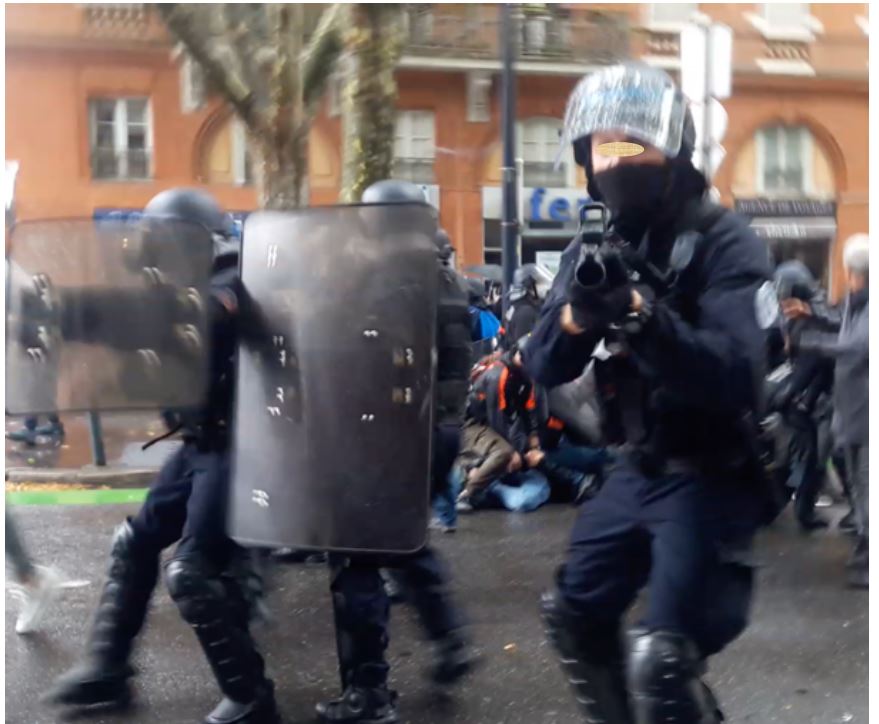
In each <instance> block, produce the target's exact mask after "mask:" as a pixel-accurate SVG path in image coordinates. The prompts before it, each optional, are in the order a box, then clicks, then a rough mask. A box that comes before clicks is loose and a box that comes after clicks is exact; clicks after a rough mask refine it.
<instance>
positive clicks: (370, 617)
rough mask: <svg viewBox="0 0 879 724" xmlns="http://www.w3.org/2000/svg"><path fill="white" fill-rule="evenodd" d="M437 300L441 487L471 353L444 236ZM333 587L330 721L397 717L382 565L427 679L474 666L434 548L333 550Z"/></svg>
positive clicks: (400, 193)
mask: <svg viewBox="0 0 879 724" xmlns="http://www.w3.org/2000/svg"><path fill="white" fill-rule="evenodd" d="M363 202H364V203H367V204H369V203H386V204H387V203H413V202H422V203H423V202H424V195H423V194H422V192H421V189H419V188H418V186H416V185H415V184H411V183H408V182H406V181H395V180H386V181H379V182H377V183H375V184H373V185H372V186H370V187H369V188H367V189H366V191H364V193H363ZM437 246H438V256H439V260H440V261H439V262H438V266H437V269H438V274H439V285H438V290H439V298H438V300H437V301H438V304H437V316H438V318H437V326H436V328H437V340H436V348H437V375H436V394H435V398H434V431H433V435H434V437H433V461H432V470H431V477H432V484H433V486H434V488H436V487H437V486H440V485H444V484H446V479H447V478H448V474H449V471H450V470H451V467H452V464H453V462H454V460H455V457H456V456H457V454H458V447H459V437H460V429H461V423H462V417H463V407H464V403H465V400H466V397H467V387H468V382H469V373H470V364H471V359H470V358H471V352H470V322H469V313H468V309H467V289H466V287H465V285H464V284H463V282H462V280H461V279H460V277H459V276H458V275H457V274H456V273H455V271H454V270H453V269H452V268H451V267H450V266H449V265H448V264H447V263H445V261H444V260H443V257H446V258H448V247H449V243H448V237H447V235H446V234H445V233H444V232H441V233H440V234H438V236H437ZM330 567H331V586H330V588H331V591H332V594H333V610H334V614H335V624H336V643H337V649H338V655H339V670H340V674H341V679H342V689H343V692H342V696H341V697H340V698H339V699H336V700H333V701H330V702H325V703H321V704H318V706H317V712H318V715H319V717H320V718H321V719H322V720H324V721H328V722H346V724H360V723H363V724H366V723H367V722H368V723H370V724H372V723H377V722H381V723H382V724H389V723H390V722H395V721H397V713H396V705H395V702H396V692H394V691H391V690H389V689H388V687H387V678H388V668H389V667H388V664H387V662H386V661H385V654H384V652H385V649H386V648H387V642H388V635H387V627H388V620H389V613H390V601H389V598H388V595H387V592H386V590H385V587H384V585H383V581H382V577H381V575H380V572H379V571H380V568H385V569H388V570H390V571H391V572H392V575H393V576H394V578H395V580H396V582H397V583H398V584H399V585H400V587H401V588H402V592H403V595H404V597H405V599H406V600H407V601H409V602H411V604H412V605H413V606H414V607H415V610H416V613H417V614H418V619H419V622H420V624H421V626H422V628H423V629H424V631H425V633H426V634H427V636H428V638H429V639H430V640H431V641H432V642H433V643H434V645H435V647H436V663H435V665H434V667H433V670H432V671H431V678H432V679H433V680H434V681H435V682H436V683H439V684H451V683H453V682H455V681H457V680H459V679H460V678H461V677H462V676H464V675H465V674H467V673H468V672H469V671H470V669H471V667H472V664H473V656H472V653H471V650H470V645H469V642H468V640H467V638H466V636H465V634H464V631H463V626H464V620H463V617H462V615H461V613H460V611H459V610H458V609H457V607H456V606H455V604H454V602H453V601H452V599H451V597H450V594H449V590H448V573H447V571H446V567H445V565H444V564H443V563H442V561H441V560H440V558H439V557H438V556H437V554H436V553H435V552H434V551H433V549H432V548H431V547H430V546H429V545H426V546H425V547H424V548H422V549H421V550H420V551H418V552H417V553H414V554H411V555H399V556H373V555H363V554H358V555H350V556H345V555H340V554H331V556H330Z"/></svg>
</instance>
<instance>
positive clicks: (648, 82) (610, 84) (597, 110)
mask: <svg viewBox="0 0 879 724" xmlns="http://www.w3.org/2000/svg"><path fill="white" fill-rule="evenodd" d="M685 117H686V104H685V102H684V97H683V95H682V94H681V92H680V91H679V90H678V89H677V88H676V87H675V85H674V83H673V82H672V80H671V78H670V77H669V76H668V75H667V74H666V73H665V72H663V71H661V70H659V69H658V68H651V67H650V66H644V65H640V64H638V65H635V64H631V65H616V66H613V67H611V68H607V69H605V70H602V71H598V72H596V73H594V74H592V75H589V76H586V77H585V78H583V80H581V81H580V82H579V83H578V84H577V87H576V88H575V89H574V91H573V93H571V97H570V98H569V99H568V107H567V110H566V111H565V122H564V126H563V128H562V136H561V147H560V149H559V155H558V157H557V161H556V163H558V162H559V160H560V159H561V154H562V152H563V150H564V149H565V148H566V147H567V146H568V145H569V144H571V143H574V142H575V141H577V140H578V139H581V138H584V137H585V136H591V135H592V134H593V133H599V132H607V131H618V132H620V133H622V134H625V135H626V136H629V137H631V138H633V139H635V140H637V141H640V142H642V143H647V144H650V145H651V146H655V147H656V148H658V149H659V150H660V151H661V152H662V153H663V154H664V155H666V156H668V157H669V158H674V157H675V156H677V155H678V152H679V151H680V149H681V139H682V136H683V130H684V120H685Z"/></svg>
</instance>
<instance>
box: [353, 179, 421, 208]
mask: <svg viewBox="0 0 879 724" xmlns="http://www.w3.org/2000/svg"><path fill="white" fill-rule="evenodd" d="M360 200H361V201H362V202H363V203H364V204H407V203H422V204H424V203H427V199H426V198H425V196H424V191H422V190H421V187H420V186H418V185H417V184H414V183H412V182H411V181H399V180H397V179H385V180H384V181H376V182H375V183H374V184H372V185H371V186H368V187H367V188H366V189H365V190H364V192H363V195H362V196H361V197H360Z"/></svg>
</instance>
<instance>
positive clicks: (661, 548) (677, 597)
mask: <svg viewBox="0 0 879 724" xmlns="http://www.w3.org/2000/svg"><path fill="white" fill-rule="evenodd" d="M741 488H742V484H741V483H739V484H738V485H736V484H735V483H729V484H717V485H715V484H713V483H712V482H711V481H707V480H705V479H702V478H701V477H699V476H697V475H693V474H673V475H665V476H662V477H648V476H647V475H645V474H644V473H643V472H642V471H641V470H640V469H639V468H638V467H637V466H635V465H634V464H632V463H631V462H629V461H627V460H625V459H623V460H621V461H619V462H617V463H615V464H614V467H612V468H611V471H610V474H609V476H608V478H607V480H606V482H605V484H604V486H603V487H602V488H601V490H600V491H599V492H598V494H597V495H596V497H595V498H594V499H592V500H591V501H589V502H587V503H586V504H584V505H583V506H582V507H581V508H580V513H579V516H578V518H577V520H576V522H575V524H574V529H573V532H572V533H571V542H570V546H569V548H568V552H567V556H566V559H565V563H564V566H563V568H562V569H561V571H560V573H559V577H558V586H559V590H560V592H561V594H562V595H563V596H564V598H565V600H566V601H567V603H568V604H569V605H570V607H571V608H572V609H573V610H574V611H575V612H576V613H577V615H578V616H579V617H582V623H583V626H584V628H586V629H589V628H594V630H595V631H596V632H607V631H618V630H619V627H620V624H621V620H622V617H623V615H624V613H625V611H626V609H628V608H629V606H630V605H631V604H632V602H633V601H634V599H635V597H636V595H637V594H638V592H639V590H640V589H641V588H643V587H644V586H647V587H648V598H647V605H646V611H645V614H644V619H643V621H642V625H643V626H645V627H646V628H648V629H651V630H669V631H675V632H678V633H682V634H684V635H686V636H688V637H689V638H691V639H692V640H693V641H694V642H695V643H696V645H697V646H698V648H699V650H700V652H701V655H702V656H703V657H707V656H709V655H711V654H713V653H716V652H718V651H720V650H721V649H722V648H723V647H724V646H726V645H727V644H728V643H729V642H730V641H732V640H733V639H734V638H735V637H736V636H738V635H739V634H740V633H741V632H742V631H743V630H744V628H745V626H746V625H747V621H748V614H749V609H750V602H751V593H752V586H753V572H752V567H751V563H750V558H749V547H750V544H751V541H752V538H753V535H754V532H755V530H756V527H757V526H756V520H757V511H758V509H759V508H758V506H757V505H756V499H755V497H754V495H753V494H750V495H749V494H748V493H747V492H746V491H743V490H742V489H741Z"/></svg>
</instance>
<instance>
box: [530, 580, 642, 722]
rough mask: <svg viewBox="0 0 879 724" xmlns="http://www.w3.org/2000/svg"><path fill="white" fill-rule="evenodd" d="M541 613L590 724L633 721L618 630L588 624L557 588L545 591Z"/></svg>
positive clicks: (563, 667) (547, 631) (548, 634)
mask: <svg viewBox="0 0 879 724" xmlns="http://www.w3.org/2000/svg"><path fill="white" fill-rule="evenodd" d="M540 607H541V617H542V618H543V623H544V627H545V629H546V633H547V637H548V638H549V640H550V641H551V642H552V644H553V646H554V647H555V649H556V651H557V652H558V654H559V657H560V659H561V663H562V670H563V671H564V673H565V675H566V676H567V678H568V682H569V683H570V685H571V689H572V690H573V692H574V696H575V698H576V699H577V702H578V703H579V704H580V709H581V711H582V712H583V714H584V715H585V717H586V719H585V721H586V723H587V724H631V722H632V719H631V717H630V715H629V706H628V700H627V697H626V688H625V678H624V673H623V668H624V664H623V655H622V649H621V645H620V640H619V632H618V631H616V630H613V631H610V632H608V631H607V630H600V629H599V628H597V627H589V626H588V625H587V624H586V623H584V622H583V621H582V619H581V618H580V617H577V616H576V615H575V614H574V612H573V611H571V609H570V608H569V607H568V604H567V603H566V602H565V601H564V599H563V598H562V595H561V594H560V593H559V592H558V591H553V592H548V593H544V594H543V596H542V598H541V602H540Z"/></svg>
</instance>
